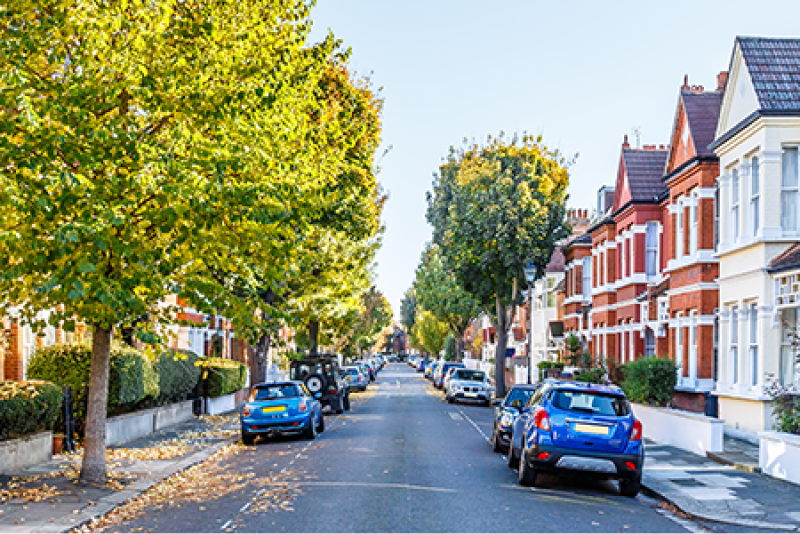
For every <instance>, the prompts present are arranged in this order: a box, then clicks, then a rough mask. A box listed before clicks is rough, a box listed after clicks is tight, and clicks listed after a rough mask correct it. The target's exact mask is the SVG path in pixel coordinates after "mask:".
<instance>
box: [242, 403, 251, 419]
mask: <svg viewBox="0 0 800 534" xmlns="http://www.w3.org/2000/svg"><path fill="white" fill-rule="evenodd" d="M242 415H244V416H245V417H250V406H245V407H244V410H242Z"/></svg>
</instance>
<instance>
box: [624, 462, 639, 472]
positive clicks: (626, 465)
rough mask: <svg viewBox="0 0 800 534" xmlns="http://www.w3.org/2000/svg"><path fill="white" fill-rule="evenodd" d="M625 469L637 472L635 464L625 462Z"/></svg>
mask: <svg viewBox="0 0 800 534" xmlns="http://www.w3.org/2000/svg"><path fill="white" fill-rule="evenodd" d="M625 467H627V468H628V469H630V470H631V471H636V465H635V464H634V463H633V462H625Z"/></svg>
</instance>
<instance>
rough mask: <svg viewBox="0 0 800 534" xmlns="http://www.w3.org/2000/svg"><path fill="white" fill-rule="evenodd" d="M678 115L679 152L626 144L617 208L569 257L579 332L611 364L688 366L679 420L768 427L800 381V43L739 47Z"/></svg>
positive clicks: (568, 322) (568, 292)
mask: <svg viewBox="0 0 800 534" xmlns="http://www.w3.org/2000/svg"><path fill="white" fill-rule="evenodd" d="M674 117H675V118H674V121H673V124H672V129H671V131H670V135H669V141H670V142H669V144H668V145H666V146H661V145H659V146H655V145H649V146H644V147H642V148H633V147H631V146H630V145H629V143H628V141H627V138H626V139H625V142H624V143H623V145H622V150H621V154H620V164H619V168H618V173H617V177H616V181H615V186H614V188H613V192H614V193H613V194H614V199H613V204H612V205H611V206H606V207H605V208H607V209H602V210H599V213H598V216H597V217H596V219H595V220H594V223H593V224H592V226H591V228H589V230H588V231H587V232H586V233H584V234H583V235H580V236H577V237H575V238H573V239H572V240H571V241H570V242H569V243H567V244H566V245H565V246H564V248H563V250H564V255H565V262H566V277H565V284H564V289H563V291H564V295H563V317H564V328H565V331H566V332H568V333H573V334H575V335H578V336H579V337H581V338H582V339H583V341H584V345H585V347H586V348H587V349H588V350H589V351H590V353H591V354H592V355H593V356H594V358H595V359H596V360H598V361H601V362H606V363H607V364H609V365H614V364H615V363H617V362H621V363H625V362H629V361H632V360H634V359H637V358H639V357H641V356H642V355H648V354H655V355H659V356H667V357H670V358H672V359H674V361H675V363H676V366H677V368H678V377H677V388H676V389H677V392H676V396H675V400H674V403H675V404H676V405H677V406H678V407H681V408H684V409H687V410H691V411H695V412H701V413H703V412H705V413H709V414H715V415H718V416H719V417H720V418H722V419H724V420H725V424H726V427H728V430H729V431H730V432H731V433H734V434H735V433H736V432H737V431H739V432H742V433H751V434H752V433H754V432H758V431H762V430H767V429H770V428H771V425H772V421H771V413H770V408H769V404H768V402H767V401H768V397H767V396H766V392H765V388H766V387H767V386H768V385H769V384H770V383H772V382H778V383H781V384H784V385H795V387H796V386H797V382H798V372H797V369H796V355H795V352H796V346H795V345H793V343H792V342H793V340H794V335H795V334H796V333H797V328H798V324H800V323H798V321H800V314H799V313H798V310H797V308H798V307H800V164H799V163H798V160H799V159H800V158H799V157H798V151H800V40H798V39H762V38H741V37H740V38H737V39H736V41H735V45H734V50H733V54H732V58H731V62H730V65H729V70H728V71H726V72H722V73H720V74H719V76H718V77H717V87H716V88H715V89H714V90H705V89H704V88H702V87H700V86H690V85H689V83H688V79H685V80H684V83H683V85H682V86H681V87H680V90H679V94H678V102H677V106H676V109H675V114H674ZM610 190H612V189H611V188H604V189H603V190H601V194H602V193H604V192H607V191H610Z"/></svg>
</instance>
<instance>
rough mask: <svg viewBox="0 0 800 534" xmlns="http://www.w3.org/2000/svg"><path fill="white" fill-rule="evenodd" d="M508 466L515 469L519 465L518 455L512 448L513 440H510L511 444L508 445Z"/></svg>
mask: <svg viewBox="0 0 800 534" xmlns="http://www.w3.org/2000/svg"><path fill="white" fill-rule="evenodd" d="M508 467H510V468H511V469H517V468H518V467H519V456H517V453H516V451H515V449H514V440H513V439H512V440H511V445H510V446H509V447H508Z"/></svg>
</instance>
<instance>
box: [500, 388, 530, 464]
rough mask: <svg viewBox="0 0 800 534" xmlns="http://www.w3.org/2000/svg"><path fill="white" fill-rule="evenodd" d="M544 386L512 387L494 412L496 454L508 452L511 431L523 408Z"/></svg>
mask: <svg viewBox="0 0 800 534" xmlns="http://www.w3.org/2000/svg"><path fill="white" fill-rule="evenodd" d="M541 385H542V384H541V383H540V384H517V385H515V386H512V387H511V389H510V390H508V393H506V396H505V398H504V399H503V400H502V401H500V404H499V405H497V407H496V408H495V412H494V426H493V428H492V449H493V450H494V452H508V445H509V443H510V439H511V431H512V429H513V427H514V421H516V420H517V417H518V416H519V413H520V411H522V407H523V406H525V403H526V402H528V399H529V398H530V396H531V395H532V394H533V392H534V391H536V389H537V388H538V387H540V386H541Z"/></svg>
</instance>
